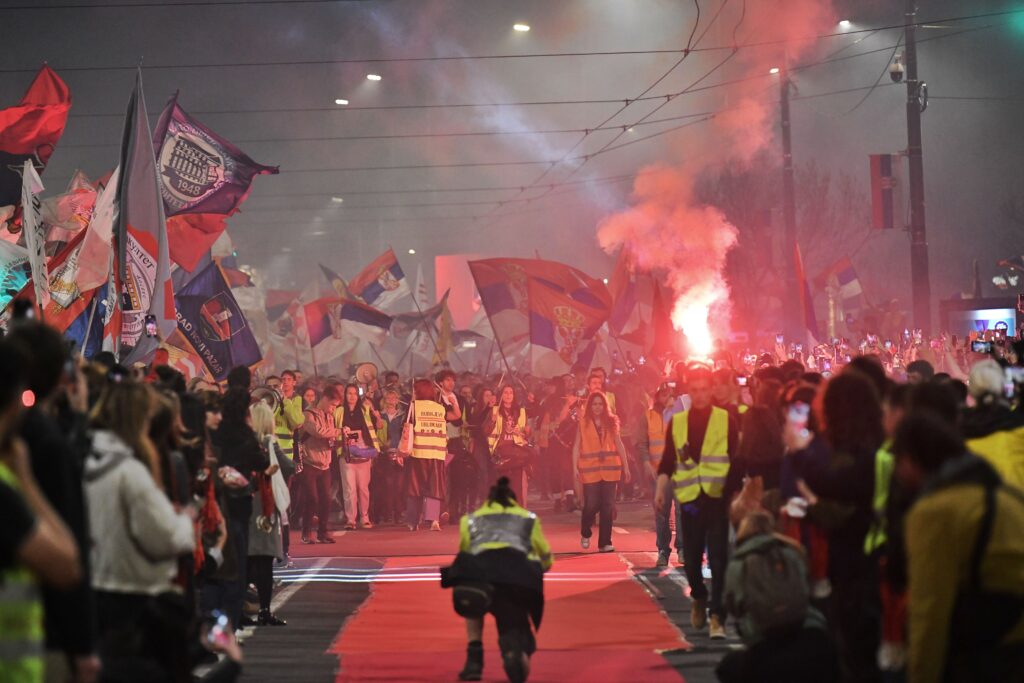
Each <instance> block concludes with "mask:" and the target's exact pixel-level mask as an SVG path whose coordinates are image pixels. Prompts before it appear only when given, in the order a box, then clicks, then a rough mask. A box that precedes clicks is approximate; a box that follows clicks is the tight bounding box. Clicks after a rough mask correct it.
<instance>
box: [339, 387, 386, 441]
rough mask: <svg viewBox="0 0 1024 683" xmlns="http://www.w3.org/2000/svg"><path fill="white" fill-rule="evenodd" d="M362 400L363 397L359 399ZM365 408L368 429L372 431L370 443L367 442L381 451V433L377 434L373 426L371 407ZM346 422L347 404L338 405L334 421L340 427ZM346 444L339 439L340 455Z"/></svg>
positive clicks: (364, 415) (364, 416)
mask: <svg viewBox="0 0 1024 683" xmlns="http://www.w3.org/2000/svg"><path fill="white" fill-rule="evenodd" d="M359 400H360V401H362V397H360V399H359ZM362 409H363V420H364V421H365V422H366V431H368V432H370V443H368V444H366V445H367V446H370V447H371V448H373V449H375V450H376V451H378V452H379V451H380V435H378V434H377V430H376V429H374V428H373V418H372V417H371V415H370V408H369V407H368V406H365V405H364V406H362ZM344 422H345V406H338V407H337V408H336V409H335V410H334V423H335V424H336V425H338V429H341V425H342V424H344ZM344 450H345V444H344V443H343V442H342V440H341V439H340V438H339V439H338V448H337V453H338V455H339V456H340V455H344V453H343V451H344Z"/></svg>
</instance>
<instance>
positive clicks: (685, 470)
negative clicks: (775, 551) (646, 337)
mask: <svg viewBox="0 0 1024 683" xmlns="http://www.w3.org/2000/svg"><path fill="white" fill-rule="evenodd" d="M688 382H689V390H690V398H691V401H692V403H691V406H690V409H689V410H686V411H684V412H682V413H676V414H675V415H673V416H672V422H671V424H670V425H669V427H668V430H667V431H666V434H665V453H664V456H663V457H662V459H661V464H660V465H659V467H658V490H657V493H656V494H655V499H654V504H655V508H656V509H657V510H658V511H659V512H661V511H663V510H665V509H667V505H668V501H669V500H670V499H669V495H671V494H672V492H673V491H674V495H675V499H676V502H677V503H679V504H680V505H681V506H682V509H683V514H682V522H683V523H682V528H681V529H677V533H678V532H679V531H681V532H682V534H683V565H684V568H685V571H686V580H687V581H688V582H689V584H690V596H691V598H692V599H693V605H692V611H691V614H690V623H691V624H692V626H693V627H694V628H695V629H703V628H704V627H705V625H707V624H708V612H709V611H710V614H711V621H710V627H709V635H710V636H711V637H712V638H715V639H718V638H725V627H724V622H725V608H724V605H723V604H722V592H723V590H724V587H725V567H726V563H727V562H728V559H729V558H728V553H729V500H730V498H731V495H732V493H734V492H735V491H737V490H738V488H739V486H738V485H737V484H738V482H736V481H733V480H730V479H729V457H730V456H731V455H732V454H733V453H735V452H736V445H737V442H738V433H737V428H736V424H735V422H734V421H733V419H732V418H731V417H730V415H729V413H728V411H726V410H723V409H722V408H716V407H715V406H713V405H712V403H711V387H712V375H711V371H710V370H707V369H705V368H694V369H692V370H691V371H690V374H689V377H688ZM705 547H706V548H707V551H708V564H709V565H710V567H711V593H710V598H711V600H710V605H709V603H708V589H707V587H706V586H705V585H704V577H703V574H702V571H701V559H702V557H703V555H704V549H705ZM709 608H710V609H709Z"/></svg>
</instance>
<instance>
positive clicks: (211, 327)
mask: <svg viewBox="0 0 1024 683" xmlns="http://www.w3.org/2000/svg"><path fill="white" fill-rule="evenodd" d="M175 301H176V304H177V309H178V327H177V329H178V330H179V331H180V332H181V334H182V336H184V337H185V339H186V340H188V343H189V345H190V346H191V347H192V349H193V350H194V351H195V352H196V355H197V356H199V358H201V359H202V361H203V363H204V364H205V365H206V367H207V368H208V369H209V371H210V374H211V375H213V378H214V379H215V380H217V381H218V382H219V381H221V380H223V379H225V378H226V377H227V376H228V372H230V370H231V368H233V367H235V366H239V365H244V366H246V367H253V366H254V365H257V364H259V363H260V361H262V360H263V356H262V354H261V353H260V347H259V344H257V343H256V337H254V336H253V332H252V328H251V327H250V326H249V323H248V321H247V320H246V318H245V315H244V314H243V313H242V309H241V308H239V306H238V302H237V301H235V297H234V296H233V295H232V294H231V287H230V286H229V285H228V281H227V279H226V278H225V277H224V273H222V272H221V270H220V268H219V267H218V266H217V264H215V263H211V264H210V265H208V266H206V268H204V269H203V270H201V271H200V272H199V273H197V274H196V276H195V277H193V278H192V279H191V280H189V282H188V284H187V285H185V287H184V288H183V289H182V290H181V291H180V292H178V294H177V296H176V297H175Z"/></svg>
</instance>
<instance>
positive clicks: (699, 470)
mask: <svg viewBox="0 0 1024 683" xmlns="http://www.w3.org/2000/svg"><path fill="white" fill-rule="evenodd" d="M689 418H690V411H689V410H687V411H685V412H682V413H676V414H675V415H673V416H672V441H673V443H674V445H675V447H676V472H675V474H673V475H672V481H673V483H674V484H675V494H676V500H677V501H679V502H680V503H689V502H691V501H694V500H696V499H697V497H698V496H700V492H701V491H703V492H704V493H705V494H706V495H708V496H710V497H712V498H721V497H722V493H723V492H724V491H725V480H726V478H727V477H728V476H729V413H728V411H726V410H723V409H722V408H715V407H712V408H711V417H710V418H708V428H707V432H706V433H705V434H704V444H703V445H702V446H701V449H700V462H699V463H697V462H694V460H693V458H691V457H690V456H689V454H685V455H684V450H685V448H686V446H687V445H688V443H689V436H688V435H689V429H690V427H689Z"/></svg>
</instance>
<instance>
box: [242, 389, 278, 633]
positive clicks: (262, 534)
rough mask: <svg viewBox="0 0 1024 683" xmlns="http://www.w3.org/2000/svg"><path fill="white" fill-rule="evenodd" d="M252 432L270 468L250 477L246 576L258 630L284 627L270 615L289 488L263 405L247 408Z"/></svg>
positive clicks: (270, 417)
mask: <svg viewBox="0 0 1024 683" xmlns="http://www.w3.org/2000/svg"><path fill="white" fill-rule="evenodd" d="M249 416H250V418H251V419H252V429H253V431H254V432H255V433H256V439H257V440H258V441H259V443H260V446H261V447H262V448H263V449H264V450H266V451H267V454H268V456H269V459H270V466H269V467H268V468H267V469H265V470H264V471H262V472H259V473H257V474H255V475H254V476H253V479H254V483H255V484H256V492H257V495H256V496H255V500H254V501H253V506H252V515H250V517H249V561H248V567H247V569H248V573H249V577H250V578H251V579H252V583H254V584H255V585H256V594H257V595H258V596H259V601H260V611H259V615H258V617H257V620H256V623H257V624H259V625H260V626H267V625H269V626H284V625H285V623H286V622H285V621H284V619H279V618H278V617H277V616H276V615H275V614H273V613H272V612H271V611H270V599H271V597H272V595H273V591H274V558H278V559H282V558H283V557H284V547H283V545H282V541H281V534H282V531H281V527H282V521H283V519H284V516H285V515H286V514H287V511H288V487H287V486H286V485H285V483H284V477H283V476H282V475H281V467H280V461H281V459H282V458H284V457H285V455H284V454H283V453H282V452H281V448H280V446H278V444H277V436H276V434H275V421H274V411H272V410H271V409H270V406H268V405H267V404H266V403H265V402H264V401H257V402H256V403H254V404H252V405H251V406H249Z"/></svg>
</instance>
